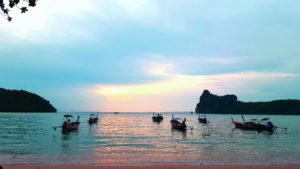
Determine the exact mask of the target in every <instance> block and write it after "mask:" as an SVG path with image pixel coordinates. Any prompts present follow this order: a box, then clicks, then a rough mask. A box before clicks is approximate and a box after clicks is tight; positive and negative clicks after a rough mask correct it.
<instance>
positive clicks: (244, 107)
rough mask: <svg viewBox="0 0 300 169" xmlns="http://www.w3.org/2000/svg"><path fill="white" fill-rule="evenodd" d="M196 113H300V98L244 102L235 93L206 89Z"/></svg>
mask: <svg viewBox="0 0 300 169" xmlns="http://www.w3.org/2000/svg"><path fill="white" fill-rule="evenodd" d="M195 111H196V113H214V114H274V115H281V114H282V115H300V100H274V101H270V102H242V101H238V98H237V97H236V96H235V95H225V96H217V95H214V94H211V93H210V92H209V91H208V90H204V91H203V93H202V95H201V96H200V100H199V103H198V104H197V106H196V110H195Z"/></svg>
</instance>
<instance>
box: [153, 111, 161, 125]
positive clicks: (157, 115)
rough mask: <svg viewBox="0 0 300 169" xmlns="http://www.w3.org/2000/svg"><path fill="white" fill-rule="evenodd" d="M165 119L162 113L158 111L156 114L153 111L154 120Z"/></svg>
mask: <svg viewBox="0 0 300 169" xmlns="http://www.w3.org/2000/svg"><path fill="white" fill-rule="evenodd" d="M163 119H164V117H163V116H162V115H161V114H159V113H157V114H154V113H153V116H152V120H153V121H154V122H158V123H159V122H161V121H162V120H163Z"/></svg>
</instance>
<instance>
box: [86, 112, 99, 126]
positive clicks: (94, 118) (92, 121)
mask: <svg viewBox="0 0 300 169" xmlns="http://www.w3.org/2000/svg"><path fill="white" fill-rule="evenodd" d="M98 120H99V118H98V114H97V116H95V114H90V118H89V120H88V122H89V124H93V123H98Z"/></svg>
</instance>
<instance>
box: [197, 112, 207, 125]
mask: <svg viewBox="0 0 300 169" xmlns="http://www.w3.org/2000/svg"><path fill="white" fill-rule="evenodd" d="M198 121H199V123H203V124H207V119H206V116H205V115H200V114H199V118H198Z"/></svg>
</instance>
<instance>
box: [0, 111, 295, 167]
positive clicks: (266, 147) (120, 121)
mask: <svg viewBox="0 0 300 169" xmlns="http://www.w3.org/2000/svg"><path fill="white" fill-rule="evenodd" d="M77 114H78V113H76V114H74V115H77ZM79 114H80V116H81V124H80V128H79V130H78V131H73V132H68V133H63V132H61V130H60V129H57V130H56V131H54V130H53V128H51V127H53V126H57V125H59V124H61V120H62V115H63V114H60V113H58V114H27V115H26V114H0V145H1V146H0V163H50V164H53V163H63V164H70V163H76V164H78V163H87V164H97V165H142V164H169V163H172V164H174V163H189V164H195V165H200V164H224V163H225V164H241V163H242V164H268V163H269V164H274V163H275V164H277V163H279V164H281V163H299V159H300V147H299V145H300V139H299V138H300V132H299V131H300V130H299V129H300V126H299V125H298V120H299V117H297V116H272V118H273V122H274V123H275V124H278V125H282V126H288V127H289V129H288V133H286V132H284V131H280V130H279V131H277V132H275V133H274V134H270V133H264V132H263V133H257V132H255V131H241V130H235V129H234V128H233V126H232V124H231V121H230V117H231V116H229V115H208V116H207V118H208V119H209V121H210V122H209V124H208V125H204V124H201V123H199V122H198V119H197V118H198V115H197V114H190V113H177V114H176V116H181V117H186V118H187V125H189V126H191V127H193V130H188V131H187V132H181V131H177V130H173V129H171V125H170V119H171V116H172V113H163V116H164V120H163V121H161V122H160V123H155V122H153V121H152V113H120V114H112V113H100V114H99V118H100V119H99V122H98V124H93V125H89V124H88V123H87V119H88V118H89V113H79ZM249 118H250V117H249Z"/></svg>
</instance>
